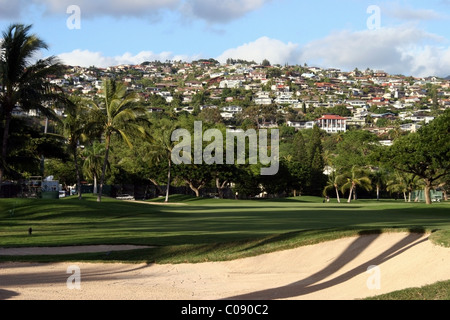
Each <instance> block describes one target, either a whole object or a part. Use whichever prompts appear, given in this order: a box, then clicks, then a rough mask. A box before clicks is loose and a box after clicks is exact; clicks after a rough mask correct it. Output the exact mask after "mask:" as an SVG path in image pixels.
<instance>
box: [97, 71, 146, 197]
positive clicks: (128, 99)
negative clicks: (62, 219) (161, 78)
mask: <svg viewBox="0 0 450 320" xmlns="http://www.w3.org/2000/svg"><path fill="white" fill-rule="evenodd" d="M102 90H103V94H102V101H101V104H100V105H98V104H96V103H95V102H94V101H91V105H92V107H93V108H94V109H95V110H96V111H97V125H99V126H100V127H102V128H103V138H104V140H105V158H104V161H103V166H102V174H101V177H100V188H99V193H98V196H97V201H98V202H101V201H102V193H103V184H104V183H105V175H106V167H107V164H108V157H109V152H110V147H111V137H112V135H117V136H118V137H119V138H120V139H122V140H123V141H125V143H126V144H127V145H128V147H130V148H133V145H132V144H131V142H130V138H129V136H130V135H139V134H141V135H143V136H148V133H147V128H146V126H148V125H149V121H148V118H147V116H146V111H145V108H144V107H143V106H142V104H140V103H139V102H140V101H139V97H138V96H137V95H136V94H135V93H129V92H127V87H126V86H125V84H123V83H119V82H116V81H115V80H111V79H105V80H104V81H103V88H102Z"/></svg>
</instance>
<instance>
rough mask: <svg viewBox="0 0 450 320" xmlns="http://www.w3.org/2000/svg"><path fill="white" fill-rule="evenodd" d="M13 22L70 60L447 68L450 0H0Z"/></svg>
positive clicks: (422, 72)
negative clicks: (73, 26)
mask: <svg viewBox="0 0 450 320" xmlns="http://www.w3.org/2000/svg"><path fill="white" fill-rule="evenodd" d="M71 5H76V6H77V7H78V8H79V9H80V15H79V18H80V19H79V20H73V19H72V18H77V17H78V16H73V15H72V14H73V11H69V13H68V11H67V9H68V8H69V6H71ZM368 9H370V10H368ZM68 20H69V22H71V23H73V22H75V21H79V22H80V24H81V29H70V28H68V25H67V22H68ZM16 22H18V23H23V24H32V25H33V29H32V30H33V32H34V33H36V34H38V35H39V36H40V37H41V38H43V39H44V40H45V41H46V42H47V43H48V44H49V46H50V48H49V50H48V51H45V52H43V53H42V55H43V56H48V55H57V56H59V57H60V58H61V59H62V61H63V62H64V63H67V64H70V65H82V66H90V65H96V66H99V67H106V66H109V65H118V64H136V63H142V62H143V61H147V60H150V61H153V60H161V61H165V60H167V59H169V60H184V61H191V60H195V59H199V58H215V59H218V60H219V61H221V62H224V61H225V60H226V59H227V58H240V59H246V60H255V61H256V62H261V61H262V60H263V59H268V60H269V61H270V62H272V63H273V64H274V63H279V64H283V65H284V64H285V63H289V64H302V65H303V64H304V63H307V64H308V65H311V66H312V65H314V66H320V67H327V68H331V67H333V68H340V69H342V70H345V71H348V70H353V69H354V68H356V67H357V68H360V69H366V68H372V69H382V70H385V71H387V72H389V73H392V74H405V75H413V76H431V75H437V76H444V77H445V76H448V75H450V28H449V26H450V0H429V1H414V0H397V1H377V0H339V1H337V0H316V1H299V0H147V1H146V0H127V1H119V0H95V1H94V0H15V1H11V0H0V29H1V30H5V28H6V27H7V26H8V25H10V24H11V23H16Z"/></svg>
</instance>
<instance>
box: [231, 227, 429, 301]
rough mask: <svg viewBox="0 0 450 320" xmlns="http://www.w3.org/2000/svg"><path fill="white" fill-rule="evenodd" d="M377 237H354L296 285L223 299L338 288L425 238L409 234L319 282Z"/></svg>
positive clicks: (282, 296)
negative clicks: (321, 267)
mask: <svg viewBox="0 0 450 320" xmlns="http://www.w3.org/2000/svg"><path fill="white" fill-rule="evenodd" d="M379 236H380V234H373V235H363V236H360V237H358V238H356V239H355V240H354V241H353V242H352V243H351V244H350V245H349V247H348V248H347V249H346V250H345V251H344V252H343V253H342V254H341V255H340V256H339V257H337V258H336V259H335V260H334V261H333V262H332V263H330V264H329V265H328V266H326V267H325V268H324V269H322V270H320V271H318V272H316V273H315V274H313V275H311V276H309V277H307V278H305V279H303V280H300V281H298V282H294V283H291V284H289V285H287V286H283V287H278V288H272V289H266V290H261V291H256V292H251V293H248V294H244V295H239V296H235V297H230V298H227V300H228V299H229V300H276V299H288V298H293V297H300V296H302V295H306V294H310V293H314V292H317V291H321V290H324V289H327V288H330V287H332V286H335V285H338V284H340V283H343V282H346V281H348V280H349V279H351V278H353V277H355V276H357V275H359V274H362V273H365V272H366V271H367V267H368V266H370V265H380V264H382V263H383V262H385V261H388V260H390V259H392V258H393V257H395V256H397V255H399V254H401V253H402V252H405V251H407V250H408V249H410V248H412V247H414V246H416V245H418V244H419V243H422V242H425V241H427V238H426V239H422V240H420V241H418V240H419V239H421V238H422V237H423V234H409V235H408V236H406V237H405V238H403V239H401V240H400V241H398V242H397V243H396V244H395V245H393V246H392V247H390V248H389V249H387V250H385V251H384V252H382V253H380V254H379V255H378V256H377V257H374V258H373V259H371V260H369V261H366V262H365V263H364V264H362V265H359V266H357V267H355V268H353V269H351V270H349V271H348V272H346V273H344V274H341V275H339V276H336V277H335V278H332V279H330V280H328V281H325V282H322V283H319V282H320V281H322V280H324V279H326V278H328V277H330V276H331V275H333V274H334V273H336V272H337V271H339V270H340V269H341V268H342V267H344V266H345V265H346V264H348V263H349V262H351V261H352V260H354V259H355V258H356V257H357V256H358V255H360V254H361V253H362V252H363V251H364V250H365V249H366V248H368V247H369V245H370V244H372V243H373V242H374V241H375V240H376V239H377V238H378V237H379Z"/></svg>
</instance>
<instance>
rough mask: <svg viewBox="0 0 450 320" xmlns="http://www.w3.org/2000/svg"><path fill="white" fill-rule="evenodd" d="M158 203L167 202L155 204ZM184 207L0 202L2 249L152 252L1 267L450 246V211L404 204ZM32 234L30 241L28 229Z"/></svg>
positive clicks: (196, 202)
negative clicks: (422, 236)
mask: <svg viewBox="0 0 450 320" xmlns="http://www.w3.org/2000/svg"><path fill="white" fill-rule="evenodd" d="M154 201H160V202H161V201H163V199H155V200H152V202H154ZM171 202H183V203H184V205H183V206H179V205H167V206H161V205H149V204H141V203H130V202H123V201H117V200H114V199H109V198H104V199H103V202H102V203H97V202H96V198H95V197H93V196H92V195H85V198H84V199H83V200H82V201H79V200H78V199H77V198H66V199H61V200H28V199H2V200H0V247H29V246H65V245H94V244H136V245H152V246H157V247H158V248H154V249H145V250H135V251H130V252H117V253H114V252H112V253H110V254H108V256H105V255H104V254H83V255H71V256H57V257H56V256H55V257H20V258H17V257H16V258H12V257H9V258H5V257H1V258H0V261H6V260H8V261H10V260H16V261H27V260H32V261H59V260H89V261H128V262H158V263H179V262H186V261H187V262H201V261H212V260H214V261H220V260H229V259H235V258H241V257H245V256H251V255H257V254H261V253H266V252H272V251H276V250H281V249H287V248H293V247H297V246H300V245H305V244H312V243H317V242H321V241H326V240H332V239H336V238H340V237H344V236H352V235H357V234H361V233H364V232H366V233H367V232H385V231H414V232H432V231H435V230H440V231H439V232H437V233H435V234H433V235H432V238H433V239H436V242H437V243H439V244H441V245H447V246H450V241H449V239H450V210H449V209H450V204H449V203H436V204H434V205H432V206H427V205H425V204H417V203H408V204H405V203H404V202H401V201H394V200H393V201H380V202H377V201H365V200H359V201H356V202H354V203H351V204H347V203H341V204H338V203H335V202H331V203H325V204H324V203H322V199H320V198H313V197H299V198H295V199H294V198H290V199H282V200H259V201H235V200H219V199H195V198H191V197H184V196H173V197H172V198H171ZM30 227H32V228H33V234H32V235H31V236H29V235H28V228H30Z"/></svg>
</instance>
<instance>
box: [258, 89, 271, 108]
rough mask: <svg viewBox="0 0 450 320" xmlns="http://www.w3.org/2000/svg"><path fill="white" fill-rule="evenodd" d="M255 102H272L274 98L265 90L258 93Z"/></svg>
mask: <svg viewBox="0 0 450 320" xmlns="http://www.w3.org/2000/svg"><path fill="white" fill-rule="evenodd" d="M255 104H257V105H269V104H272V98H271V97H270V93H269V92H264V91H260V92H258V93H256V98H255Z"/></svg>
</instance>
